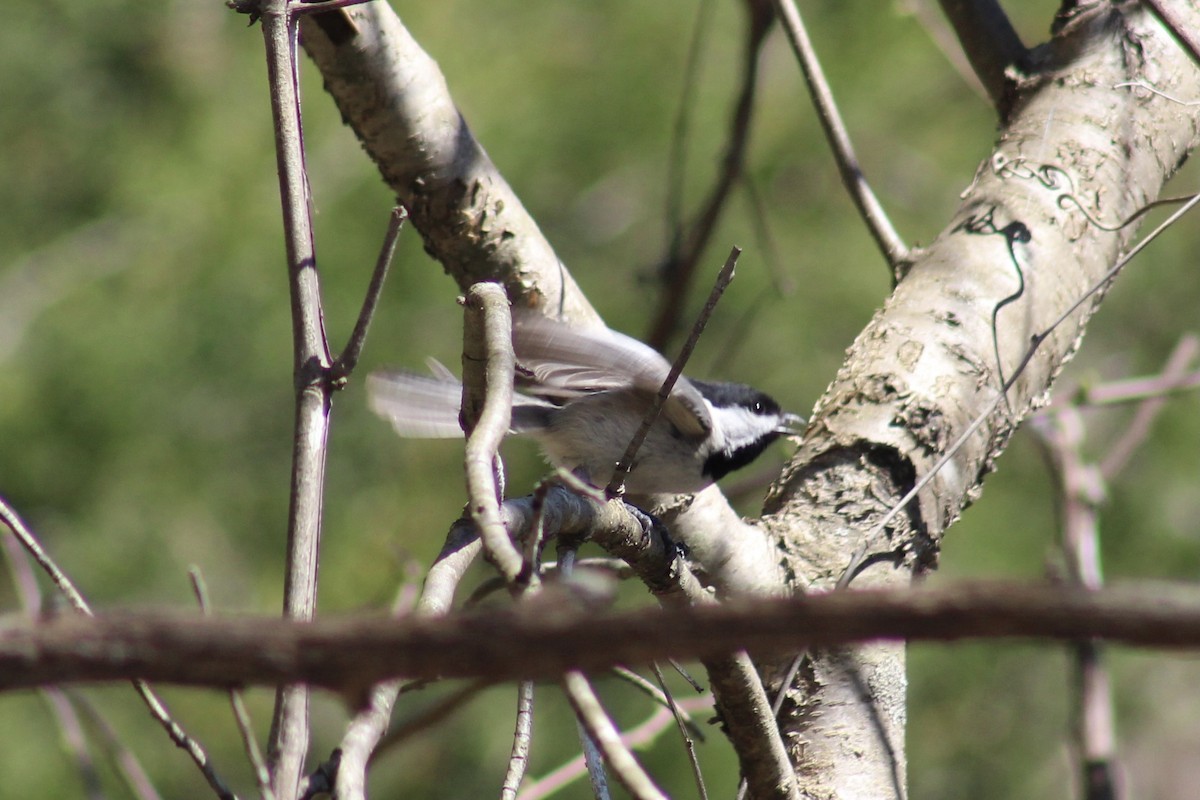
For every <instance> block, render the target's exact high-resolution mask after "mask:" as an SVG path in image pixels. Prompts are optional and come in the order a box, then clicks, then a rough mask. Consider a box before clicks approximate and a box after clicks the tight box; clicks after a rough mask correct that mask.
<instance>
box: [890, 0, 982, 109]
mask: <svg viewBox="0 0 1200 800" xmlns="http://www.w3.org/2000/svg"><path fill="white" fill-rule="evenodd" d="M900 8H901V9H903V10H904V11H906V12H907V13H909V14H912V15H913V17H914V18H916V20H917V23H918V24H919V25H920V26H921V27H922V28H924V29H925V32H926V33H927V34H929V38H930V40H932V41H933V44H934V46H935V47H937V49H938V50H939V51H941V53H942V55H943V56H945V57H946V61H948V62H949V63H950V66H951V67H953V68H954V71H955V72H957V73H958V76H959V77H960V78H962V80H963V83H965V84H966V85H967V86H968V87H970V89H971V91H973V92H975V93H976V94H977V95H979V96H980V97H982V98H985V99H986V98H987V96H988V92H987V89H985V88H983V82H982V81H981V80H979V75H977V74H976V73H975V71H974V70H973V69H972V68H971V62H970V61H969V60H968V59H967V54H966V52H965V51H964V49H963V46H962V42H961V41H959V40H958V39H956V38H955V35H954V31H953V30H952V29H951V27H950V25H949V23H947V22H946V15H945V14H944V13H943V12H942V11H940V10H938V9H936V8H934V3H933V0H903V2H901V4H900Z"/></svg>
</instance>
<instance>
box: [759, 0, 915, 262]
mask: <svg viewBox="0 0 1200 800" xmlns="http://www.w3.org/2000/svg"><path fill="white" fill-rule="evenodd" d="M772 2H773V4H774V6H775V11H776V13H778V15H779V18H780V20H781V21H782V23H783V30H784V32H785V33H786V34H787V38H788V42H790V43H791V45H792V50H793V51H795V53H796V58H797V59H798V60H799V61H800V69H801V71H803V73H804V81H805V83H806V84H807V85H808V92H809V94H810V95H811V97H812V101H813V106H814V107H815V108H816V111H817V118H818V119H819V120H820V121H821V128H822V129H823V130H824V131H825V138H826V139H828V140H829V145H830V147H832V148H833V157H834V161H835V162H836V163H837V167H838V172H839V173H840V174H841V176H842V184H843V185H845V187H846V190H847V191H848V192H850V198H851V199H852V200H853V201H854V205H855V206H856V207H857V208H858V213H859V214H860V215H861V216H862V218H863V222H865V223H866V225H867V229H868V230H869V231H870V232H871V236H872V237H873V238H874V239H875V243H876V244H877V245H878V246H879V249H880V251H881V252H882V253H883V257H884V258H885V259H887V263H888V266H889V267H891V270H892V274H893V275H899V274H900V273H901V271H902V267H903V264H904V262H905V261H906V260H907V258H908V247H907V246H905V244H904V242H903V240H901V238H900V234H898V233H897V232H896V229H895V228H893V227H892V223H891V222H890V221H889V220H888V217H887V213H886V212H885V211H884V210H883V206H882V205H881V204H880V202H879V200H878V199H877V198H876V197H875V193H874V192H873V191H871V187H870V185H869V184H868V183H867V181H866V178H865V177H864V176H863V174H862V169H861V167H860V166H859V163H858V157H857V156H856V155H854V146H853V145H852V144H851V143H850V135H849V134H848V133H847V132H846V126H845V124H844V123H843V122H842V118H841V115H840V114H839V113H838V110H837V103H836V102H834V99H833V92H832V91H830V89H829V83H828V81H826V80H825V73H824V71H823V70H822V69H821V63H820V62H819V61H818V60H817V53H816V50H814V49H813V46H812V41H811V40H809V38H808V31H807V30H806V29H805V27H804V21H803V20H802V19H801V18H800V12H799V11H798V10H797V9H796V4H795V3H794V2H792V0H772Z"/></svg>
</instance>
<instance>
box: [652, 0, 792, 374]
mask: <svg viewBox="0 0 1200 800" xmlns="http://www.w3.org/2000/svg"><path fill="white" fill-rule="evenodd" d="M745 8H746V11H747V13H748V14H749V15H750V19H749V22H748V29H747V31H746V44H745V47H744V50H743V67H742V85H741V88H740V90H739V91H738V98H737V102H736V103H735V104H734V110H733V117H732V119H731V120H730V123H729V140H728V142H727V143H726V145H725V153H724V156H723V157H722V159H721V171H720V173H719V174H718V175H717V179H716V181H715V183H714V184H713V187H712V189H711V191H710V193H709V196H708V199H707V200H706V201H705V203H704V205H703V206H702V208H701V210H700V212H699V213H698V214H697V215H696V218H695V219H694V220H693V221H692V222H691V223H689V224H688V225H687V228H686V230H685V229H684V228H682V227H680V225H676V227H675V229H674V232H673V234H672V237H671V242H670V245H669V247H668V249H667V255H666V257H665V258H664V259H663V262H662V264H661V266H660V267H659V270H658V271H659V274H660V277H661V282H662V292H661V294H660V297H659V304H658V310H657V312H655V315H654V321H653V323H652V324H651V327H650V331H649V333H648V334H647V335H646V342H647V343H648V344H649V345H650V346H651V347H653V348H655V349H656V350H662V349H663V348H665V347H666V345H667V342H668V341H669V340H670V338H671V335H672V334H673V333H674V332H675V329H676V327H677V326H678V324H679V319H680V315H681V313H682V312H683V309H685V308H687V303H686V302H684V299H685V298H686V297H687V296H688V292H689V290H690V287H691V284H692V280H693V279H694V277H695V275H696V270H697V267H698V266H699V263H700V259H701V258H703V256H704V253H705V251H706V250H707V248H708V243H709V242H710V241H711V239H712V236H713V234H714V233H716V231H717V222H718V220H719V219H720V217H721V214H722V213H723V212H724V210H725V208H726V207H727V206H728V203H729V199H730V197H732V196H733V189H734V187H736V186H737V184H738V181H739V179H741V178H742V176H743V175H744V172H745V162H746V149H747V147H748V146H749V143H750V123H751V122H752V120H753V111H754V98H755V96H756V94H757V91H758V60H759V54H760V52H761V51H762V47H763V43H764V42H765V41H766V38H767V33H768V32H769V31H770V30H771V22H772V19H773V15H772V14H771V12H770V9H769V7H768V6H766V5H765V4H762V3H758V2H751V3H746V4H745ZM679 135H684V134H679Z"/></svg>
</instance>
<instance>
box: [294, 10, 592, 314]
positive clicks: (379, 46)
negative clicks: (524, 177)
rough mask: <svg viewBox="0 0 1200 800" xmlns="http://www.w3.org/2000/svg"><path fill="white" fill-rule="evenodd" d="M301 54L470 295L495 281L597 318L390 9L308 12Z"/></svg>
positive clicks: (513, 292)
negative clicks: (479, 285)
mask: <svg viewBox="0 0 1200 800" xmlns="http://www.w3.org/2000/svg"><path fill="white" fill-rule="evenodd" d="M300 27H301V32H302V34H303V42H304V47H305V49H306V50H307V51H308V54H309V55H310V56H311V57H312V59H313V61H314V62H316V65H317V67H318V68H319V69H320V70H321V74H322V75H323V76H324V79H325V88H326V90H327V91H328V92H329V93H330V94H331V95H332V96H333V99H334V101H335V102H336V103H337V105H338V108H339V109H340V110H341V112H342V116H343V117H344V118H345V119H346V121H347V123H348V124H349V125H350V126H351V127H352V128H353V129H354V131H355V133H356V134H357V135H358V138H359V139H360V140H361V141H362V143H363V147H365V148H366V150H367V153H368V154H369V155H370V156H371V159H372V160H373V161H374V162H375V164H376V166H377V167H378V168H379V171H380V173H381V174H382V176H383V179H384V181H385V182H386V183H387V184H388V186H390V187H391V188H392V190H393V191H395V192H396V196H397V198H398V199H399V200H400V202H401V203H402V204H403V205H404V207H405V208H406V209H408V212H409V214H410V215H411V217H412V222H413V226H414V227H416V229H417V230H418V231H419V232H420V234H421V236H422V238H423V239H424V241H425V248H426V250H428V252H429V253H430V254H431V255H433V256H434V257H435V258H437V259H438V260H439V261H441V262H442V264H443V266H445V268H446V270H447V271H448V272H449V273H450V274H451V275H452V276H453V277H454V279H455V280H456V281H457V282H458V285H459V287H460V288H461V289H462V290H463V291H466V290H467V288H468V287H470V286H471V285H472V284H475V283H478V282H480V281H498V282H500V283H503V284H504V285H505V287H506V288H507V289H508V293H509V296H510V297H512V298H514V300H515V299H518V298H533V299H534V300H535V301H537V302H539V303H545V304H546V305H547V306H548V307H549V308H551V309H553V310H554V311H555V312H561V314H562V315H563V316H564V317H565V318H567V319H570V320H573V321H577V322H584V323H588V322H593V323H594V322H596V321H597V317H596V312H595V311H593V310H592V307H591V305H590V304H589V303H588V302H587V300H586V299H585V298H584V296H583V294H582V293H581V292H580V291H579V288H578V286H576V284H575V281H574V279H573V278H572V277H571V275H570V274H569V273H568V272H567V270H566V269H565V268H564V267H563V265H562V263H561V262H560V261H559V260H558V256H556V255H555V253H554V250H553V248H552V247H551V246H550V243H549V242H548V241H546V238H545V237H544V236H543V235H542V233H541V231H540V230H539V229H538V226H537V224H536V223H535V222H534V221H533V218H532V217H530V216H529V213H528V212H527V211H526V210H525V207H524V206H523V205H522V204H521V200H520V198H518V197H517V195H516V193H515V192H513V190H512V188H511V187H510V186H509V185H508V183H507V182H506V181H505V180H504V177H503V176H502V175H501V174H500V173H499V171H497V169H496V167H495V165H494V164H493V163H492V161H491V159H490V158H488V155H487V153H486V152H484V149H483V147H482V146H480V144H479V142H477V141H476V140H475V137H474V136H473V135H472V134H471V131H470V130H469V129H468V127H467V123H466V121H465V120H464V119H463V117H462V115H461V114H460V113H459V111H458V108H457V107H456V106H455V105H454V101H453V99H452V98H451V97H450V92H449V89H448V88H447V86H446V79H445V77H443V75H442V73H441V70H440V69H438V66H437V63H436V62H435V61H434V60H433V59H432V58H430V57H429V55H428V54H427V53H426V52H425V51H424V50H422V49H421V47H420V46H419V45H418V44H417V43H416V41H415V40H414V39H413V38H412V36H411V35H409V33H408V31H407V30H406V29H405V27H404V25H403V23H401V21H400V19H399V17H397V16H396V13H395V11H393V10H392V8H391V6H389V5H388V4H387V3H367V4H365V5H361V6H355V7H352V8H346V9H342V10H336V11H330V12H328V13H324V14H310V15H305V17H304V18H303V20H302V21H301V26H300Z"/></svg>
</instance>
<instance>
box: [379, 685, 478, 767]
mask: <svg viewBox="0 0 1200 800" xmlns="http://www.w3.org/2000/svg"><path fill="white" fill-rule="evenodd" d="M487 687H488V684H487V683H486V682H484V681H472V682H471V683H468V684H467V685H466V686H460V687H459V688H457V689H455V690H454V691H453V692H451V693H450V694H448V695H446V696H445V697H443V698H441V699H439V700H438V701H437V702H436V703H434V704H433V705H431V706H430V707H429V708H426V709H424V710H423V711H421V712H420V713H419V714H417V715H416V716H414V717H412V718H410V719H407V720H404V721H403V722H400V723H399V724H397V725H396V727H395V728H393V729H392V730H390V731H388V734H387V736H385V737H383V739H382V740H381V741H380V742H379V745H378V746H377V747H376V748H375V752H374V754H373V756H372V757H377V756H379V755H380V754H381V753H383V752H385V751H387V750H391V749H392V748H395V747H397V746H399V745H401V744H403V743H404V742H407V741H409V740H410V739H412V738H413V737H414V736H418V735H420V734H422V733H424V732H425V731H427V730H429V729H430V728H433V727H434V726H436V725H438V724H440V723H441V722H443V721H445V720H446V719H447V718H449V717H450V715H451V714H453V713H454V712H455V711H458V710H459V709H460V708H462V707H463V706H465V705H466V704H467V703H469V702H471V701H472V700H474V699H475V698H476V697H478V696H479V693H480V692H482V691H483V690H484V689H486V688H487Z"/></svg>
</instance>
